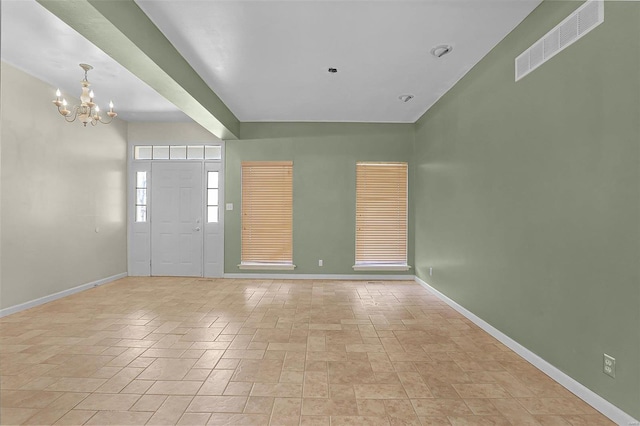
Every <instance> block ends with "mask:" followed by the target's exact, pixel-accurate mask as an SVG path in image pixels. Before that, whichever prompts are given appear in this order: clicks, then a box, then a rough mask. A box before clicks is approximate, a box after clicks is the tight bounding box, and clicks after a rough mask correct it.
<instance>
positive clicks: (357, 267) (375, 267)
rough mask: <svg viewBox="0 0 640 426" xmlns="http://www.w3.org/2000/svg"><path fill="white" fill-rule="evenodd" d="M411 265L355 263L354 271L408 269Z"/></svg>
mask: <svg viewBox="0 0 640 426" xmlns="http://www.w3.org/2000/svg"><path fill="white" fill-rule="evenodd" d="M409 269H411V266H409V265H390V264H387V263H379V264H375V263H371V264H368V265H353V270H354V271H408V270H409Z"/></svg>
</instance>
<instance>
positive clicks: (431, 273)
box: [429, 268, 433, 276]
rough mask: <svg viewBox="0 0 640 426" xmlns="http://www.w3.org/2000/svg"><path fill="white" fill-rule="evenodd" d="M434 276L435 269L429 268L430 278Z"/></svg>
mask: <svg viewBox="0 0 640 426" xmlns="http://www.w3.org/2000/svg"><path fill="white" fill-rule="evenodd" d="M432 275H433V268H429V276H432Z"/></svg>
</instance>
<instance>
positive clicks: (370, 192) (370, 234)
mask: <svg viewBox="0 0 640 426" xmlns="http://www.w3.org/2000/svg"><path fill="white" fill-rule="evenodd" d="M367 264H397V265H406V264H407V163H357V164H356V265H367Z"/></svg>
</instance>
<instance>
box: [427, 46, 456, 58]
mask: <svg viewBox="0 0 640 426" xmlns="http://www.w3.org/2000/svg"><path fill="white" fill-rule="evenodd" d="M452 50H453V46H451V45H449V44H441V45H439V46H436V47H434V48H433V49H431V54H432V55H433V56H435V57H436V58H442V57H443V56H444V55H447V54H449V53H451V51H452Z"/></svg>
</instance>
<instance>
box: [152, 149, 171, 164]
mask: <svg viewBox="0 0 640 426" xmlns="http://www.w3.org/2000/svg"><path fill="white" fill-rule="evenodd" d="M153 159H154V160H168V159H169V147H168V146H158V145H154V147H153Z"/></svg>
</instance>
